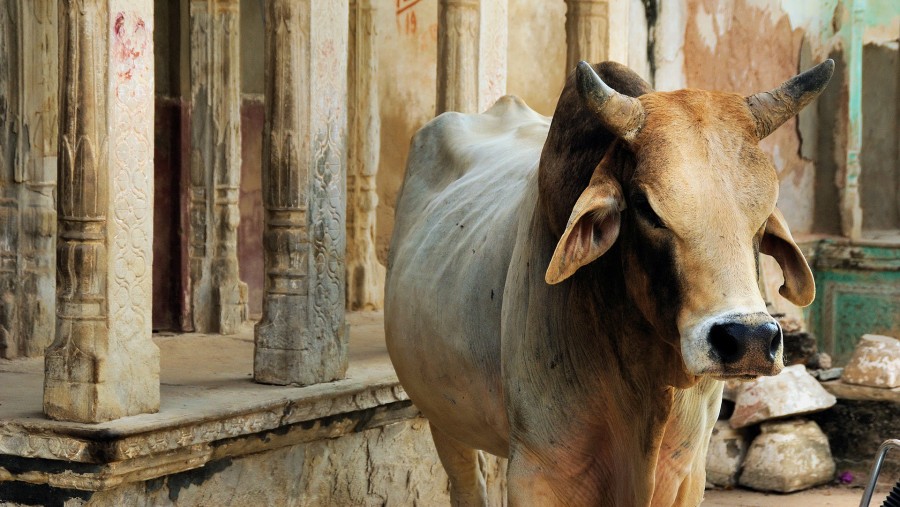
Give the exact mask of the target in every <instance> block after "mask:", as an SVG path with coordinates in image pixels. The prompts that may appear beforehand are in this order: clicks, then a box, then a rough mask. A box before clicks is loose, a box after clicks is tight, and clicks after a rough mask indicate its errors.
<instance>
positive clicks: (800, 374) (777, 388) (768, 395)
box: [730, 364, 837, 428]
mask: <svg viewBox="0 0 900 507" xmlns="http://www.w3.org/2000/svg"><path fill="white" fill-rule="evenodd" d="M836 401H837V400H836V399H835V397H834V396H833V395H832V394H830V393H828V391H826V390H825V389H824V388H822V386H821V384H819V382H818V381H817V380H816V379H815V378H813V376H812V375H810V374H809V373H807V371H806V368H805V367H804V366H803V365H800V364H798V365H794V366H788V367H787V368H785V369H784V370H783V371H782V372H781V373H780V374H778V375H776V376H774V377H760V378H758V379H756V380H754V381H751V382H747V383H746V384H744V385H743V388H742V389H741V390H740V392H739V393H738V395H737V399H736V400H735V408H734V414H733V415H732V416H731V420H730V423H731V427H732V428H743V427H745V426H750V425H751V424H755V423H758V422H762V421H767V420H770V419H777V418H781V417H788V416H796V415H802V414H809V413H812V412H818V411H820V410H825V409H826V408H829V407H831V406H832V405H834V404H835V402H836Z"/></svg>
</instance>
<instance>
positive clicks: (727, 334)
mask: <svg viewBox="0 0 900 507" xmlns="http://www.w3.org/2000/svg"><path fill="white" fill-rule="evenodd" d="M737 327H740V324H715V325H714V326H713V327H712V328H711V329H710V330H709V344H710V345H711V346H712V349H713V351H715V353H716V355H718V356H719V359H720V360H721V361H722V362H723V363H733V362H735V361H737V360H739V359H740V358H741V357H743V356H744V349H745V340H744V339H743V337H742V336H741V334H740V333H736V332H735V331H739V330H738V329H736V328H737Z"/></svg>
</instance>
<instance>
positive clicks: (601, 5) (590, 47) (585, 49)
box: [566, 0, 609, 72]
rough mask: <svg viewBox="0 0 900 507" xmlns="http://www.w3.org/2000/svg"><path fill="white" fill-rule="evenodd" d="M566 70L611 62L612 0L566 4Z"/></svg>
mask: <svg viewBox="0 0 900 507" xmlns="http://www.w3.org/2000/svg"><path fill="white" fill-rule="evenodd" d="M566 7H567V10H566V70H567V72H571V71H572V70H573V69H574V68H575V65H577V64H578V62H579V61H581V60H584V61H586V62H588V63H598V62H602V61H604V60H608V59H609V0H566Z"/></svg>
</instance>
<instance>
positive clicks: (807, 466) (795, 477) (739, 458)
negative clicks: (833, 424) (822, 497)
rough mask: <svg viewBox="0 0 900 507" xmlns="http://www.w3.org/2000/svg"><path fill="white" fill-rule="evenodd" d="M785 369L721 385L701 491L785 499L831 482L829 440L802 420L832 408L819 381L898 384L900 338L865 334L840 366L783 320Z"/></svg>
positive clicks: (888, 386) (879, 385) (880, 385)
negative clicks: (739, 490) (740, 490)
mask: <svg viewBox="0 0 900 507" xmlns="http://www.w3.org/2000/svg"><path fill="white" fill-rule="evenodd" d="M782 325H783V328H784V329H785V358H786V361H785V362H786V363H788V364H791V366H788V367H786V368H785V369H784V370H783V371H782V372H781V373H780V374H779V375H776V376H774V377H759V378H757V379H756V380H752V381H749V382H738V381H729V382H726V385H725V390H724V394H723V402H722V411H721V413H720V415H719V420H718V421H717V422H716V425H715V428H714V429H713V434H712V438H711V439H710V442H709V449H708V452H707V461H706V480H707V486H708V487H709V486H718V487H725V488H731V487H734V486H737V485H740V486H744V487H747V488H751V489H755V490H761V491H776V492H781V493H789V492H793V491H800V490H803V489H807V488H810V487H813V486H817V485H821V484H826V483H829V482H832V481H834V480H835V479H836V477H835V463H834V460H833V459H832V456H831V449H830V447H829V444H828V438H827V437H826V435H825V433H823V432H822V430H821V428H819V426H818V425H817V424H816V423H815V422H814V421H812V420H809V419H806V418H804V417H803V416H805V415H808V414H811V413H814V412H818V411H822V410H827V409H828V408H830V407H831V406H833V405H834V404H835V402H836V399H835V397H834V396H833V395H832V394H830V393H829V392H827V391H826V390H825V389H824V388H823V387H822V385H821V384H820V381H821V382H824V381H827V380H834V379H837V378H840V379H841V382H844V383H850V384H857V385H864V386H870V387H877V388H885V389H892V388H895V387H898V386H900V340H897V339H894V338H891V337H888V336H879V335H864V336H863V337H862V338H861V339H860V341H859V343H858V345H857V347H856V349H855V351H854V353H853V356H852V358H851V359H850V360H849V362H848V363H847V366H846V367H845V368H832V367H831V358H830V357H828V356H827V354H824V353H820V352H817V347H816V340H815V337H813V336H811V335H810V334H808V333H804V332H802V331H801V330H800V329H799V325H796V324H795V323H792V322H782Z"/></svg>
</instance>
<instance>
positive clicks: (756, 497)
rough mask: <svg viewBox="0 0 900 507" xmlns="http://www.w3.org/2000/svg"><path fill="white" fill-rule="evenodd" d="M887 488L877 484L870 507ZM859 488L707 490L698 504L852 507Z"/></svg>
mask: <svg viewBox="0 0 900 507" xmlns="http://www.w3.org/2000/svg"><path fill="white" fill-rule="evenodd" d="M888 491H890V488H888V487H887V486H880V487H878V488H876V490H875V494H874V495H873V496H872V502H871V504H870V505H871V506H872V507H880V505H881V503H882V502H883V501H884V499H885V497H887V494H888ZM862 494H863V489H862V488H849V487H840V486H823V487H821V488H814V489H808V490H806V491H799V492H797V493H790V494H786V495H782V494H779V493H759V492H756V491H749V490H746V489H733V490H721V489H720V490H708V491H707V492H706V497H705V499H704V500H703V503H702V504H701V505H702V507H856V506H858V505H859V501H860V500H861V499H862Z"/></svg>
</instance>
